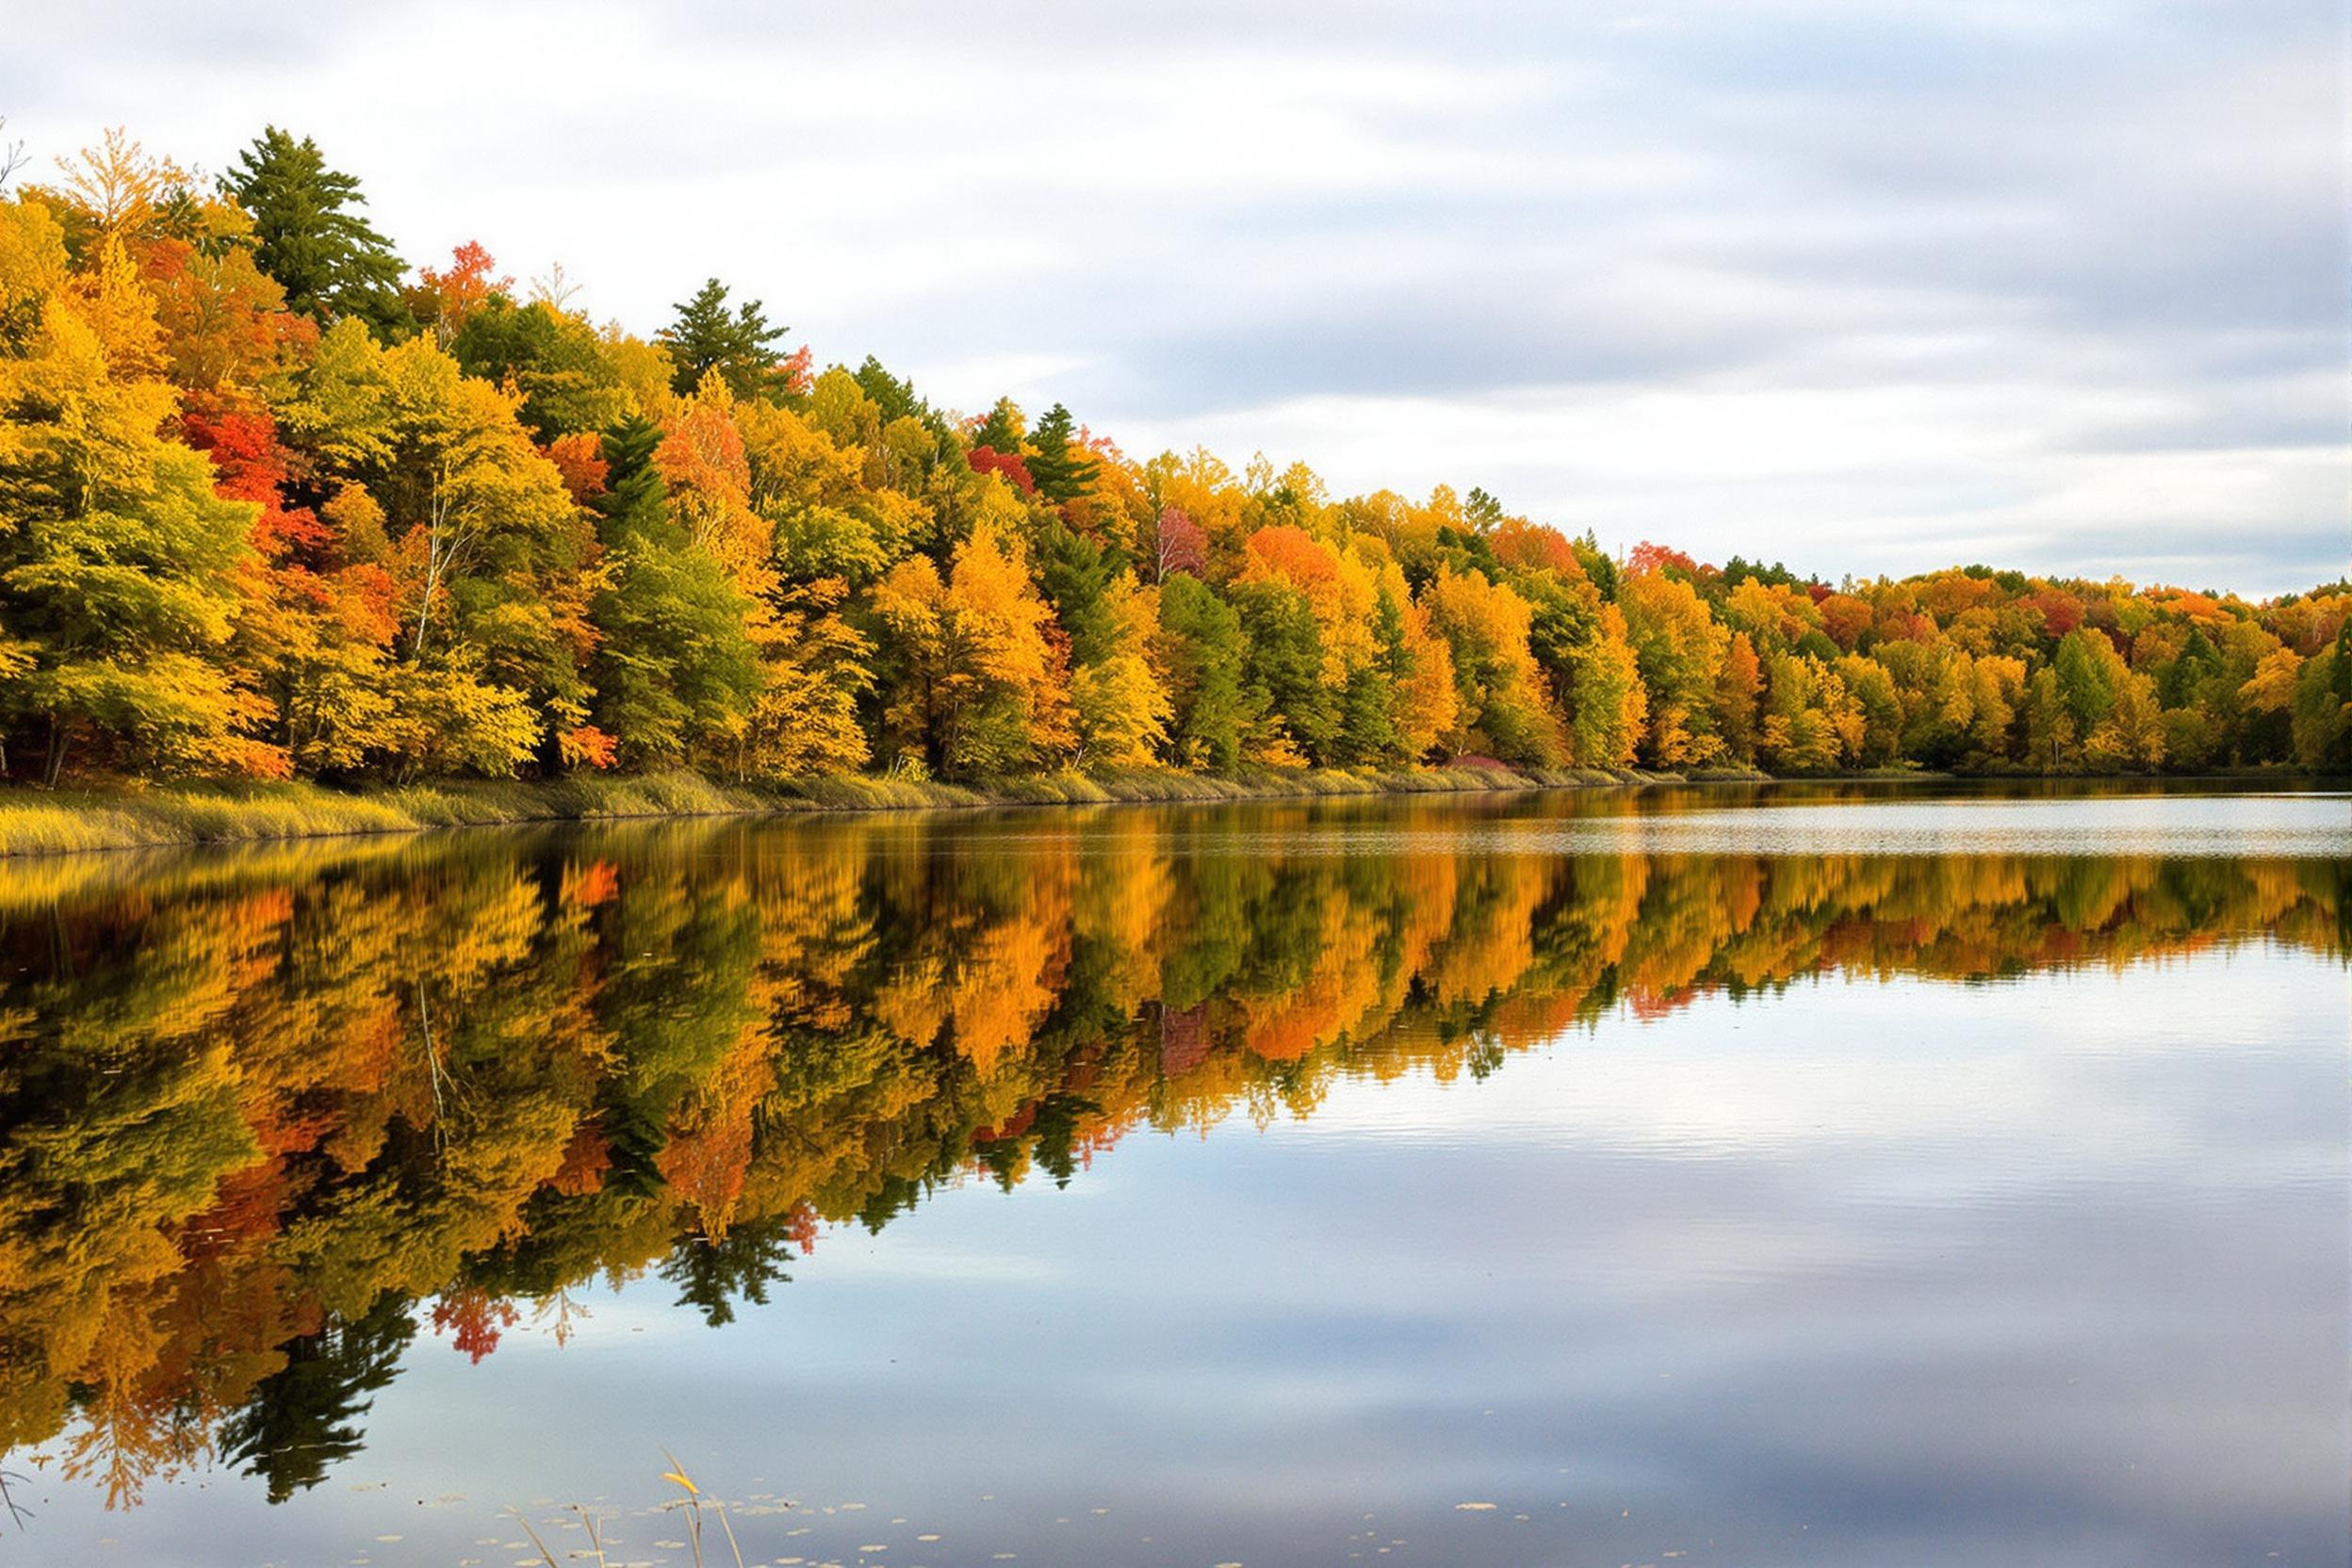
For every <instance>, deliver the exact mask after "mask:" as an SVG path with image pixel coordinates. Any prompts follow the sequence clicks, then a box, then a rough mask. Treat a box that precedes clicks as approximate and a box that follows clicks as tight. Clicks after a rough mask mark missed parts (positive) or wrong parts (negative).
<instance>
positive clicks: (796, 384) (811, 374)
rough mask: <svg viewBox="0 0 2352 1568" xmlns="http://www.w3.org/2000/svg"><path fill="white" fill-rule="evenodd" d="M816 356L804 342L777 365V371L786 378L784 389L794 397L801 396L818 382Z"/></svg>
mask: <svg viewBox="0 0 2352 1568" xmlns="http://www.w3.org/2000/svg"><path fill="white" fill-rule="evenodd" d="M816 363H817V360H816V356H815V355H814V354H812V353H810V352H809V345H808V344H806V343H803V344H802V345H801V346H800V347H799V348H797V349H794V350H793V351H792V352H791V353H789V354H786V355H785V356H784V357H783V359H782V360H780V361H779V362H778V363H777V365H776V373H777V374H778V375H780V376H782V377H783V378H784V390H785V391H786V392H787V393H789V394H790V395H792V397H795V398H797V397H801V396H803V395H804V394H806V393H807V392H808V390H809V388H810V387H812V386H814V385H816V384H817V372H816Z"/></svg>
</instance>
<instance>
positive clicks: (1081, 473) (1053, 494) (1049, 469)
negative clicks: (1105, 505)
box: [1025, 403, 1102, 506]
mask: <svg viewBox="0 0 2352 1568" xmlns="http://www.w3.org/2000/svg"><path fill="white" fill-rule="evenodd" d="M1025 461H1026V463H1027V466H1028V469H1029V476H1030V478H1032V479H1033V480H1035V481H1036V482H1037V494H1038V495H1040V496H1043V497H1044V498H1046V499H1047V500H1049V501H1052V502H1054V504H1055V505H1056V506H1068V505H1070V503H1071V502H1073V501H1077V500H1081V499H1083V498H1086V496H1087V495H1088V494H1089V493H1091V492H1092V491H1093V489H1094V482H1095V476H1096V474H1097V473H1098V472H1099V471H1100V469H1101V467H1102V465H1101V464H1100V463H1099V462H1097V461H1096V459H1095V456H1094V454H1093V453H1092V452H1089V451H1087V450H1086V448H1085V447H1083V446H1081V445H1079V444H1078V442H1077V440H1076V438H1075V436H1074V434H1073V427H1072V422H1071V419H1070V410H1069V409H1067V408H1064V407H1063V406H1062V405H1061V404H1060V403H1055V404H1054V406H1053V407H1052V408H1049V409H1047V410H1046V411H1045V417H1043V418H1041V419H1039V420H1038V421H1037V429H1036V430H1034V431H1031V432H1030V433H1029V452H1028V456H1027V458H1026V460H1025Z"/></svg>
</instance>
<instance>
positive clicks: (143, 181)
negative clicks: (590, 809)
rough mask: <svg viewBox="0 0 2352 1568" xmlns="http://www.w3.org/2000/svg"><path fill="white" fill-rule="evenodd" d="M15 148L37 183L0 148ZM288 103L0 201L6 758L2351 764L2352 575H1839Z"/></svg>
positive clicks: (22, 766)
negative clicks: (1656, 532) (489, 189)
mask: <svg viewBox="0 0 2352 1568" xmlns="http://www.w3.org/2000/svg"><path fill="white" fill-rule="evenodd" d="M0 179H5V176H0ZM364 207H365V198H364V196H363V193H362V191H361V189H360V187H359V183H358V182H357V180H355V179H354V178H353V177H351V175H349V174H347V173H345V172H340V171H337V170H335V169H333V168H331V167H330V166H329V165H328V163H327V162H326V159H325V158H324V156H323V155H322V154H321V153H320V151H319V148H318V147H317V146H316V145H315V144H314V143H313V142H312V141H310V140H308V139H296V138H295V137H293V136H291V135H289V134H288V133H286V132H285V131H282V130H279V129H276V128H274V127H272V128H270V129H268V130H266V131H265V132H264V133H263V134H262V135H261V136H260V137H258V138H257V139H255V140H254V141H253V143H252V144H251V145H250V146H249V147H247V148H246V149H244V151H243V152H242V153H241V154H240V155H239V156H238V158H237V161H236V162H235V164H233V165H232V166H231V167H230V168H229V169H228V170H227V171H226V172H225V173H223V174H221V175H220V176H219V177H218V178H215V179H209V180H207V179H204V178H200V177H198V176H196V175H194V174H191V173H189V172H187V171H186V170H184V169H182V168H181V167H180V166H178V165H176V164H175V163H173V162H172V160H170V159H169V158H165V157H160V156H156V155H151V154H149V153H147V152H146V151H145V150H144V149H143V148H142V147H140V146H139V143H137V142H135V141H133V140H131V139H128V138H127V137H126V136H124V135H122V134H121V133H119V132H118V133H112V134H109V135H108V136H107V137H106V139H105V141H104V142H103V143H102V144H101V145H99V146H97V147H94V148H91V149H89V150H87V151H85V152H83V153H82V154H80V155H77V156H74V157H72V158H66V159H61V160H59V164H58V169H57V175H56V177H55V178H54V179H52V180H50V181H48V182H46V183H29V182H24V181H23V180H21V179H20V180H19V181H18V183H17V185H16V187H15V188H14V189H13V190H12V191H10V192H7V193H5V194H0V777H6V778H9V779H17V780H29V781H37V782H41V783H45V784H50V785H55V784H57V783H60V782H63V781H68V780H74V779H89V780H101V779H106V778H110V777H126V776H127V777H167V776H226V777H254V778H286V777H297V778H316V779H324V780H328V781H332V782H338V783H345V782H351V783H356V782H366V781H369V780H387V781H405V780H412V779H417V778H421V777H429V776H518V775H519V776H553V775H557V774H561V773H564V772H565V771H568V770H575V769H603V768H618V769H631V770H645V769H656V768H668V767H678V766H688V767H694V768H699V769H703V770H706V771H709V772H712V773H718V774H724V775H727V776H734V777H741V778H755V777H766V778H774V777H787V776H807V775H813V774H825V773H841V772H851V771H857V770H875V771H883V772H889V773H890V774H893V775H899V776H934V777H942V778H957V779H972V778H987V777H991V776H1012V775H1019V774H1024V773H1031V772H1038V771H1046V770H1056V769H1070V768H1078V769H1096V770H1101V769H1119V768H1133V767H1158V768H1179V769H1193V770H1208V771H1229V770H1233V769H1235V768H1238V767H1243V766H1248V765H1270V766H1300V765H1315V766H1322V767H1340V768H1394V767H1402V766H1411V765H1413V764H1416V763H1421V762H1426V761H1433V760H1449V759H1458V758H1464V757H1468V758H1492V759H1495V760H1500V761H1503V762H1506V763H1511V764H1514V765H1521V766H1527V767H1539V768H1540V767H1559V766H1584V767H1600V768H1620V767H1625V766H1637V765H1638V766H1642V767H1649V768H1661V769H1694V768H1708V767H1729V768H1747V767H1760V768H1763V769H1767V770H1770V771H1773V772H1783V773H1829V772H1834V771H1837V770H1840V769H1849V768H1876V767H1901V766H1926V767H1936V768H1957V769H1964V770H1975V771H1985V772H2002V771H2013V772H2038V773H2065V772H2075V771H2093V772H2108V771H2119V770H2157V769H2173V770H2184V771H2185V770H2197V769H2205V768H2212V767H2217V766H2233V765H2236V766H2243V765H2255V764H2265V763H2285V764H2292V765H2295V766H2299V767H2302V768H2305V769H2313V770H2323V769H2324V770H2341V769H2343V768H2344V767H2346V766H2347V765H2352V625H2348V624H2347V616H2346V610H2347V607H2352V588H2347V586H2346V584H2345V583H2344V582H2338V583H2335V584H2332V585H2329V586H2326V587H2322V588H2319V589H2315V590H2313V591H2312V592H2311V593H2308V594H2301V595H2290V596H2284V597H2280V598H2276V599H2271V600H2266V601H2262V602H2249V601H2247V600H2246V599H2243V598H2241V597H2238V596H2233V595H2229V594H2224V593H2219V592H2213V591H2206V592H2196V591H2190V590H2186V589H2180V588H2171V587H2148V588H2138V587H2134V586H2132V585H2131V584H2128V583H2125V582H2122V581H2119V580H2117V581H2107V582H2093V581H2085V580H2060V579H2050V578H2041V577H2031V576H2027V575H2025V574H2022V573H2018V572H2015V571H1998V570H1994V569H1992V568H1990V567H1986V566H1981V565H1970V566H1965V567H1955V568H1953V569H1951V570H1946V571H1938V572H1933V573H1928V574H1925V575H1921V576H1916V577H1909V578H1903V579H1900V580H1896V579H1871V580H1852V579H1848V580H1841V581H1840V582H1838V583H1837V584H1835V585H1833V584H1831V583H1829V582H1828V581H1826V580H1821V579H1820V578H1817V577H1809V576H1805V575H1803V574H1800V573H1796V572H1792V571H1789V570H1788V569H1787V568H1785V567H1783V566H1781V565H1777V564H1774V565H1770V566H1767V565H1763V564H1760V563H1756V562H1750V561H1746V560H1743V559H1740V558H1738V557H1735V558H1733V559H1732V560H1730V561H1728V562H1725V563H1723V564H1721V565H1715V564H1701V563H1698V562H1695V561H1693V560H1691V558H1690V557H1689V556H1688V555H1686V554H1683V553H1681V552H1678V551H1675V550H1673V549H1671V548H1666V547H1659V546H1654V545H1649V544H1644V545H1642V546H1641V547H1638V548H1636V549H1634V550H1632V551H1631V552H1629V553H1628V554H1626V555H1625V556H1624V557H1623V558H1619V557H1615V556H1612V555H1610V554H1609V553H1607V552H1605V551H1604V550H1602V549H1601V548H1600V547H1598V546H1597V545H1596V543H1595V542H1594V540H1593V538H1592V536H1591V535H1590V534H1589V533H1587V534H1586V535H1584V536H1583V537H1574V536H1571V535H1570V534H1569V533H1567V532H1565V531H1561V530H1560V529H1557V528H1554V527H1550V526H1546V525H1544V524H1542V523H1538V522H1534V521H1531V520H1530V519H1528V518H1527V517H1524V516H1520V515H1514V514H1511V513H1510V512H1508V511H1507V510H1506V509H1505V508H1504V506H1503V504H1502V503H1501V502H1500V501H1498V500H1497V499H1496V498H1494V497H1493V496H1490V495H1488V494H1487V493H1486V492H1484V491H1483V490H1480V489H1476V488H1473V489H1471V490H1469V491H1468V492H1467V494H1463V495H1458V494H1456V493H1455V492H1454V491H1453V490H1451V489H1449V488H1446V487H1440V488H1439V489H1437V490H1436V491H1434V492H1433V493H1431V494H1430V495H1429V497H1427V498H1424V499H1419V500H1414V499H1410V498H1406V497H1403V496H1400V495H1397V494H1396V493H1394V492H1390V491H1384V490H1383V491H1376V492H1374V493H1372V494H1369V495H1361V496H1351V497H1346V498H1334V497H1332V496H1331V494H1330V493H1329V490H1328V489H1327V487H1326V486H1325V484H1324V483H1323V482H1322V481H1321V480H1320V479H1319V478H1318V477H1317V476H1316V475H1315V473H1314V472H1313V470H1311V469H1309V468H1308V467H1306V466H1304V465H1298V464H1295V465H1293V466H1290V467H1288V468H1284V469H1280V470H1278V469H1276V468H1275V467H1274V466H1273V465H1271V464H1270V463H1268V462H1266V460H1265V459H1264V458H1263V457H1260V458H1256V459H1253V460H1252V461H1251V462H1250V463H1249V464H1248V465H1246V466H1244V467H1243V469H1242V470H1241V471H1240V472H1238V473H1236V472H1234V471H1233V469H1231V468H1229V467H1228V466H1226V465H1225V464H1223V463H1222V462H1220V461H1218V460H1217V458H1216V457H1214V456H1212V455H1211V454H1210V453H1208V452H1207V451H1205V450H1201V449H1195V450H1194V451H1192V452H1189V453H1176V452H1164V453H1161V454H1160V455H1158V456H1155V457H1152V458H1150V459H1148V460H1144V461H1136V460H1135V459H1133V458H1130V457H1129V456H1127V455H1126V454H1124V453H1123V452H1121V451H1120V450H1119V449H1118V447H1117V446H1115V445H1114V444H1113V443H1112V442H1111V441H1109V440H1108V439H1106V438H1105V437H1103V436H1101V435H1099V434H1097V433H1093V432H1092V431H1090V430H1089V429H1087V428H1086V427H1085V426H1083V425H1080V424H1078V423H1077V422H1076V420H1075V419H1074V417H1073V416H1072V415H1071V414H1070V411H1069V410H1068V409H1066V408H1064V407H1062V406H1061V405H1059V404H1056V405H1054V407H1052V408H1050V409H1048V410H1046V411H1045V412H1043V413H1042V414H1039V415H1037V417H1034V418H1033V417H1030V416H1029V415H1028V414H1026V413H1025V412H1024V411H1023V410H1022V409H1021V408H1020V407H1018V406H1017V405H1015V404H1014V403H1013V402H1012V401H1011V400H999V401H998V402H997V403H996V404H995V405H994V406H993V407H991V408H989V409H988V410H986V411H985V412H983V413H981V414H978V415H963V414H958V413H956V412H954V411H950V410H947V409H943V408H939V407H936V406H934V405H933V404H932V403H930V402H929V401H928V400H925V399H924V398H923V397H922V396H920V395H919V394H918V393H917V391H916V389H915V388H914V387H913V386H912V385H911V384H908V383H907V381H905V380H903V379H901V378H899V377H897V376H895V375H893V374H892V373H891V372H890V370H888V369H887V368H884V367H883V366H882V365H881V364H879V363H878V362H876V361H875V360H874V359H872V358H868V359H866V360H865V361H864V362H863V363H862V364H860V365H859V366H858V367H857V368H854V369H853V368H847V367H845V366H841V365H834V366H832V367H830V368H825V369H824V370H823V371H821V372H820V371H818V370H817V369H816V368H815V362H814V360H813V359H812V357H811V355H810V353H809V351H808V350H807V349H806V348H800V349H790V350H788V348H787V346H786V340H787V333H788V329H787V328H786V327H784V326H783V325H781V324H778V323H777V322H776V321H774V320H773V319H771V318H770V316H769V314H768V312H767V309H766V307H765V306H764V304H763V303H762V302H760V301H758V300H750V299H743V298H741V297H739V296H738V295H736V294H735V293H734V292H733V291H732V290H730V289H729V288H728V287H727V286H726V285H725V284H723V283H721V282H720V281H719V280H717V279H712V280H711V281H709V282H707V283H706V284H704V285H703V286H702V287H701V288H700V289H698V290H697V291H695V292H694V294H693V295H692V296H691V297H690V298H688V299H687V300H685V301H684V302H681V303H679V304H678V306H677V307H676V310H675V313H674V315H673V318H672V319H671V320H670V321H669V323H668V324H667V325H666V326H664V327H663V328H662V330H661V331H660V332H659V333H658V334H657V335H655V336H654V337H652V338H650V339H647V338H644V337H640V336H637V335H633V334H631V333H630V332H629V331H628V330H627V329H626V328H624V327H622V326H621V325H619V324H618V323H606V324H601V325H599V324H597V323H596V322H594V321H592V320H591V319H590V318H589V317H588V316H587V315H586V314H585V313H583V312H582V311H580V309H578V308H576V307H575V305H574V303H573V302H574V300H575V298H576V296H577V287H576V286H575V285H574V284H573V283H572V282H571V281H570V280H569V279H567V278H566V277H565V276H564V274H563V272H562V270H561V269H556V270H551V272H550V273H549V274H548V275H547V277H544V278H541V279H539V280H536V281H535V282H534V283H532V284H531V285H530V286H516V284H515V282H514V280H513V279H511V278H508V277H505V276H502V275H499V274H498V270H497V267H496V263H495V261H494V260H493V258H492V257H491V255H490V254H489V253H487V252H486V251H484V250H483V249H482V247H481V246H480V245H478V244H467V245H463V246H460V247H458V248H457V250H456V251H455V252H454V253H453V254H452V255H451V256H450V258H449V261H448V263H447V264H446V265H442V266H424V267H418V268H415V269H411V268H410V267H409V266H407V264H406V263H404V262H403V261H402V260H401V259H400V256H399V255H398V254H397V253H396V252H395V251H394V249H393V247H392V246H391V244H390V243H389V242H388V241H387V240H386V238H385V237H384V236H383V235H381V234H380V233H379V232H378V231H377V230H376V229H375V228H374V227H373V226H372V225H371V224H370V223H369V221H368V219H367V217H366V216H365V212H364Z"/></svg>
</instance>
